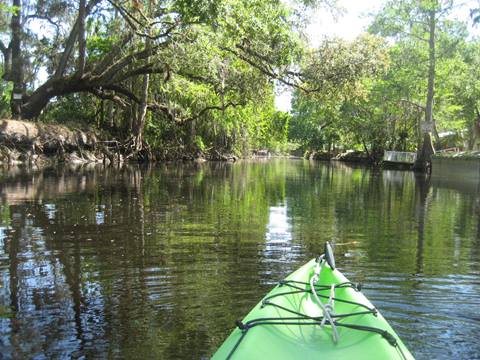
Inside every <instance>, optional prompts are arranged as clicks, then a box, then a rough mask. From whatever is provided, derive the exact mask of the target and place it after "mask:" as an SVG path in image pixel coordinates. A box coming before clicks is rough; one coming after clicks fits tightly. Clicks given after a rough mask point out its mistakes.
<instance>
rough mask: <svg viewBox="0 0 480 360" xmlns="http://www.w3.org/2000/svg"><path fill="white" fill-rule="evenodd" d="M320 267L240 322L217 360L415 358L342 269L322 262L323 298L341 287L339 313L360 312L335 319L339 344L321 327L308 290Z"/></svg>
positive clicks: (293, 279) (308, 267) (290, 280)
mask: <svg viewBox="0 0 480 360" xmlns="http://www.w3.org/2000/svg"><path fill="white" fill-rule="evenodd" d="M315 266H316V260H315V259H313V260H312V261H310V262H308V263H307V264H305V265H304V266H302V267H301V268H300V269H298V270H297V271H295V272H294V273H292V274H291V275H290V276H288V277H287V278H286V279H285V280H284V281H282V282H280V283H279V285H277V286H276V287H275V288H274V289H273V290H272V291H271V292H270V293H268V294H267V296H266V297H265V298H264V299H263V300H262V301H260V302H259V303H258V304H257V305H256V306H255V307H254V308H253V309H252V311H250V313H249V314H248V315H247V316H246V317H245V318H244V319H243V320H242V322H238V324H237V325H238V326H237V328H235V330H233V332H232V333H231V334H230V336H229V337H228V338H227V339H226V340H225V342H224V343H223V344H222V345H221V346H220V348H219V349H218V350H217V352H216V353H215V354H214V355H213V358H212V359H214V360H218V359H338V360H341V359H348V360H352V359H357V360H361V359H369V360H372V359H413V356H412V355H411V353H410V352H409V351H408V349H407V348H406V347H405V345H404V344H403V342H402V341H401V340H400V338H399V337H398V335H397V334H396V333H395V332H394V330H393V329H392V328H391V326H390V325H389V324H388V323H387V321H386V320H385V319H384V318H383V316H382V315H381V314H380V313H379V312H378V311H377V310H376V309H375V308H374V306H373V305H372V303H371V302H370V301H369V300H368V299H367V298H366V297H365V296H364V295H363V294H362V293H361V292H360V291H359V290H358V288H357V287H355V286H354V285H353V284H351V283H349V282H348V280H347V279H346V278H345V276H344V275H343V274H342V273H341V272H340V271H338V269H334V270H332V268H331V267H330V266H329V265H328V264H327V263H326V262H325V261H323V262H322V266H321V271H320V276H319V281H318V282H317V285H318V286H319V290H318V291H317V294H318V295H320V296H319V297H318V298H320V299H321V301H322V303H324V304H326V303H327V302H328V301H329V295H330V294H331V289H326V288H327V287H329V286H331V284H336V285H337V287H336V288H335V290H334V299H335V300H334V304H333V307H334V314H337V315H338V314H352V313H356V315H347V316H345V317H342V315H340V316H338V317H337V318H335V321H334V322H335V323H336V324H337V325H336V326H335V327H336V329H337V332H338V341H337V342H335V341H334V339H333V334H332V332H333V330H332V327H331V326H330V325H329V324H328V323H327V324H324V325H323V326H321V324H320V323H319V320H321V319H322V318H323V317H322V315H323V312H322V309H321V308H320V306H319V304H318V300H317V298H316V297H315V296H314V295H313V293H312V292H311V288H310V285H309V282H310V279H311V278H312V276H313V275H314V271H315ZM339 284H344V285H345V284H347V285H348V284H350V285H351V286H344V285H339ZM317 285H315V286H316V287H317ZM323 285H324V286H323ZM300 289H305V291H301V290H300ZM282 294H284V295H282ZM272 304H274V305H272ZM368 309H373V311H368ZM303 315H305V318H302V319H300V320H298V318H299V317H302V316H303ZM258 319H264V320H258ZM278 319H283V320H278ZM312 319H317V321H314V320H312ZM315 322H316V324H315ZM253 324H255V326H252V325H253ZM372 328H373V329H377V330H378V331H377V330H375V331H370V330H371V329H372ZM369 329H370V330H369ZM382 332H383V334H382Z"/></svg>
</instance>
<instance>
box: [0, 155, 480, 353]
mask: <svg viewBox="0 0 480 360" xmlns="http://www.w3.org/2000/svg"><path fill="white" fill-rule="evenodd" d="M472 189H473V190H472ZM479 193H480V191H479V189H478V184H477V185H475V186H474V187H473V188H472V185H470V184H469V185H465V184H462V183H459V182H450V183H445V180H444V179H443V180H442V182H439V181H438V180H437V179H435V178H432V179H429V178H425V177H422V176H416V175H414V174H413V173H410V172H402V171H373V170H370V169H365V168H361V167H351V166H347V165H345V164H334V163H332V164H329V163H318V162H309V161H301V160H297V161H293V160H273V161H268V162H249V161H244V162H240V163H237V164H225V163H209V164H180V165H179V164H167V165H162V166H157V167H125V168H121V169H114V168H106V169H103V168H98V167H88V168H85V167H82V168H58V169H47V170H41V171H40V170H38V171H30V170H27V169H9V170H8V171H4V172H3V173H1V175H0V198H1V205H0V351H1V353H2V355H4V356H5V357H6V358H22V357H47V358H51V357H83V356H84V357H98V356H99V357H148V358H151V357H157V358H193V359H198V358H200V357H202V356H209V355H211V354H212V353H213V352H214V350H215V349H216V347H218V345H219V344H220V343H221V342H222V341H223V339H224V338H225V337H226V335H228V333H229V332H230V331H231V329H232V327H233V322H234V320H235V319H237V318H241V317H243V316H244V315H245V314H246V313H247V312H248V311H249V309H250V308H251V307H252V306H253V305H254V304H255V303H256V302H257V301H258V300H259V299H260V298H261V297H262V296H263V294H265V293H266V292H267V291H268V290H269V289H270V288H271V286H272V285H273V284H274V283H275V282H276V281H277V280H279V279H281V278H282V277H284V276H285V275H287V274H288V273H290V272H291V271H292V270H294V269H295V268H297V267H298V266H299V265H301V264H302V263H304V262H306V261H307V260H309V259H310V258H312V257H313V256H316V255H318V254H319V253H320V252H321V251H322V249H323V243H324V241H326V240H330V241H333V242H334V243H335V244H336V254H337V264H338V266H339V267H340V268H341V269H342V270H343V271H344V272H345V273H346V274H347V275H348V276H349V277H350V278H351V280H353V281H362V282H363V283H364V284H365V292H366V294H367V296H368V297H370V298H371V300H372V301H373V302H374V303H375V304H376V305H377V306H378V308H379V309H381V311H382V313H383V314H384V315H385V316H386V317H387V319H388V320H389V321H390V322H391V324H392V325H393V326H394V328H395V329H396V330H397V331H398V333H399V334H400V336H401V337H402V338H403V339H404V341H405V342H406V343H407V345H408V346H409V347H410V348H411V350H412V351H413V352H414V354H415V355H416V357H417V358H419V359H430V358H436V359H442V358H443V359H450V358H457V359H467V358H475V356H477V355H478V354H479V353H480V347H479V344H478V343H472V342H471V341H470V340H471V339H472V338H476V337H478V336H480V323H479V317H478V314H477V311H476V305H477V304H478V303H479V301H480V291H479V290H480V282H479V281H478V276H479V275H480V222H479V212H480V210H479V208H480V206H479V204H480V196H479ZM448 344H455V346H449V345H448Z"/></svg>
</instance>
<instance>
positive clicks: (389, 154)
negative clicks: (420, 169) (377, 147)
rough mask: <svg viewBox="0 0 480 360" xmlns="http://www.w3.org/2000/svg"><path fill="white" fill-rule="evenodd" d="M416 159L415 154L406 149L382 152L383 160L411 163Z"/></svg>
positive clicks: (395, 162)
mask: <svg viewBox="0 0 480 360" xmlns="http://www.w3.org/2000/svg"><path fill="white" fill-rule="evenodd" d="M416 159H417V154H416V153H414V152H406V151H385V152H384V153H383V161H384V162H388V163H394V164H408V165H413V164H414V163H415V160H416Z"/></svg>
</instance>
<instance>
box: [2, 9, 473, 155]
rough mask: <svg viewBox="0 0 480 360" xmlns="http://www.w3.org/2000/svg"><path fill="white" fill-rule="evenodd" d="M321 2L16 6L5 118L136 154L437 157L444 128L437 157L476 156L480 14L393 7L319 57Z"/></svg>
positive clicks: (331, 42)
mask: <svg viewBox="0 0 480 360" xmlns="http://www.w3.org/2000/svg"><path fill="white" fill-rule="evenodd" d="M315 6H328V7H334V6H335V5H334V2H332V1H305V0H304V1H298V2H288V3H286V2H283V1H280V0H208V1H203V0H202V1H197V0H193V1H185V0H78V1H70V0H41V1H40V0H38V1H34V0H10V1H8V2H3V3H2V4H1V5H0V51H1V54H2V57H1V60H2V62H1V67H0V73H1V75H2V79H3V81H0V93H1V98H0V113H1V115H2V116H4V117H5V116H6V117H10V116H11V117H13V118H22V119H31V120H37V121H44V122H51V121H55V122H60V123H65V122H68V123H70V124H72V125H75V126H80V127H87V128H95V129H98V130H100V131H104V132H106V133H108V134H110V136H112V137H115V138H117V139H119V140H121V141H122V143H123V145H124V149H125V151H126V152H127V153H128V154H129V156H133V157H138V156H140V157H141V156H145V154H144V152H145V151H147V152H150V151H152V150H154V151H157V152H159V153H160V154H161V155H162V156H165V157H169V156H174V155H175V154H176V153H182V152H187V153H191V154H195V153H202V152H209V151H213V150H215V151H220V152H221V151H230V152H237V153H242V152H249V151H251V150H253V149H259V148H270V149H276V150H286V149H288V148H290V147H292V146H293V147H295V146H300V147H301V148H302V149H305V150H307V149H309V150H321V149H324V150H326V149H328V150H330V151H332V149H339V148H343V149H347V148H353V149H356V148H358V149H362V150H364V151H366V152H367V153H368V154H369V156H370V155H371V156H372V157H374V156H376V155H375V154H380V153H381V152H382V151H383V150H384V149H399V150H412V151H414V150H418V151H419V154H421V156H425V159H427V160H428V157H429V156H430V155H431V153H432V152H433V151H434V150H433V146H431V144H432V140H431V139H430V133H432V134H433V138H434V143H435V147H437V148H440V147H442V146H443V147H444V146H446V145H447V144H446V142H448V141H447V140H445V136H443V135H444V134H445V133H452V134H455V136H456V137H457V140H456V143H455V144H457V143H458V141H459V140H458V139H463V140H465V141H464V142H466V143H468V146H470V147H474V146H475V144H476V137H477V134H478V133H480V131H478V129H477V128H478V119H479V117H480V114H479V101H478V95H479V91H480V90H479V88H480V86H479V84H478V75H479V74H478V71H479V70H478V69H479V66H478V65H479V61H480V60H479V44H478V40H477V39H476V38H474V37H472V36H470V35H469V33H468V28H469V27H470V26H472V24H474V23H475V22H478V9H477V8H472V9H469V10H470V13H471V17H470V18H469V19H463V20H459V19H457V18H452V16H451V14H452V13H453V12H455V11H456V10H455V9H456V7H457V6H458V5H457V4H456V3H455V2H453V1H451V0H424V1H423V0H422V1H420V2H418V1H411V0H400V1H386V2H385V3H384V6H383V7H382V9H381V10H380V11H379V12H378V13H377V14H376V15H375V16H374V17H373V18H372V22H371V25H370V27H369V31H368V33H366V34H362V35H360V36H359V37H358V38H357V39H355V40H353V41H345V40H341V39H335V38H325V39H324V40H323V41H322V42H321V43H320V45H319V46H318V47H317V48H312V47H311V46H310V45H309V43H308V41H306V40H305V38H304V36H302V26H304V23H305V21H306V13H308V11H309V10H308V9H311V8H312V7H315ZM325 11H326V10H325ZM477 26H478V25H477ZM278 86H283V87H290V89H292V91H293V92H294V96H293V99H294V100H293V104H292V112H291V114H285V113H281V112H279V111H277V110H276V109H275V107H274V99H275V89H276V87H278ZM441 135H442V136H441ZM454 142H455V141H454ZM289 144H291V145H289ZM295 144H296V145H295ZM429 146H430V147H431V149H430V147H429ZM142 154H143V155H142ZM422 154H423V155H422Z"/></svg>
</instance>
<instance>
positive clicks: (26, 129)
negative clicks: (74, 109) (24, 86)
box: [0, 119, 239, 167]
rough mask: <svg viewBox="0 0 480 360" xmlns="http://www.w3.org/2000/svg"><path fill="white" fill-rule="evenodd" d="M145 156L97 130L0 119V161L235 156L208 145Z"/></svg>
mask: <svg viewBox="0 0 480 360" xmlns="http://www.w3.org/2000/svg"><path fill="white" fill-rule="evenodd" d="M148 153H149V154H148V156H143V157H142V156H141V155H142V154H133V153H132V152H131V151H128V149H126V146H125V144H124V142H122V141H121V140H119V139H116V138H114V137H112V136H111V135H109V134H106V133H104V132H102V131H99V130H84V129H80V128H74V127H68V126H65V125H60V124H53V123H52V124H46V123H40V122H31V121H22V120H11V119H0V164H1V165H27V166H29V165H30V166H38V167H45V166H51V165H57V164H63V163H67V164H102V165H114V164H116V165H119V164H124V163H142V162H173V161H196V162H204V161H231V162H235V161H237V160H238V159H239V157H238V156H237V155H235V154H232V153H229V152H223V151H220V150H218V149H211V150H210V151H209V152H205V153H202V152H198V151H186V150H178V151H175V152H170V153H167V152H162V151H156V150H155V149H153V150H152V149H148Z"/></svg>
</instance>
